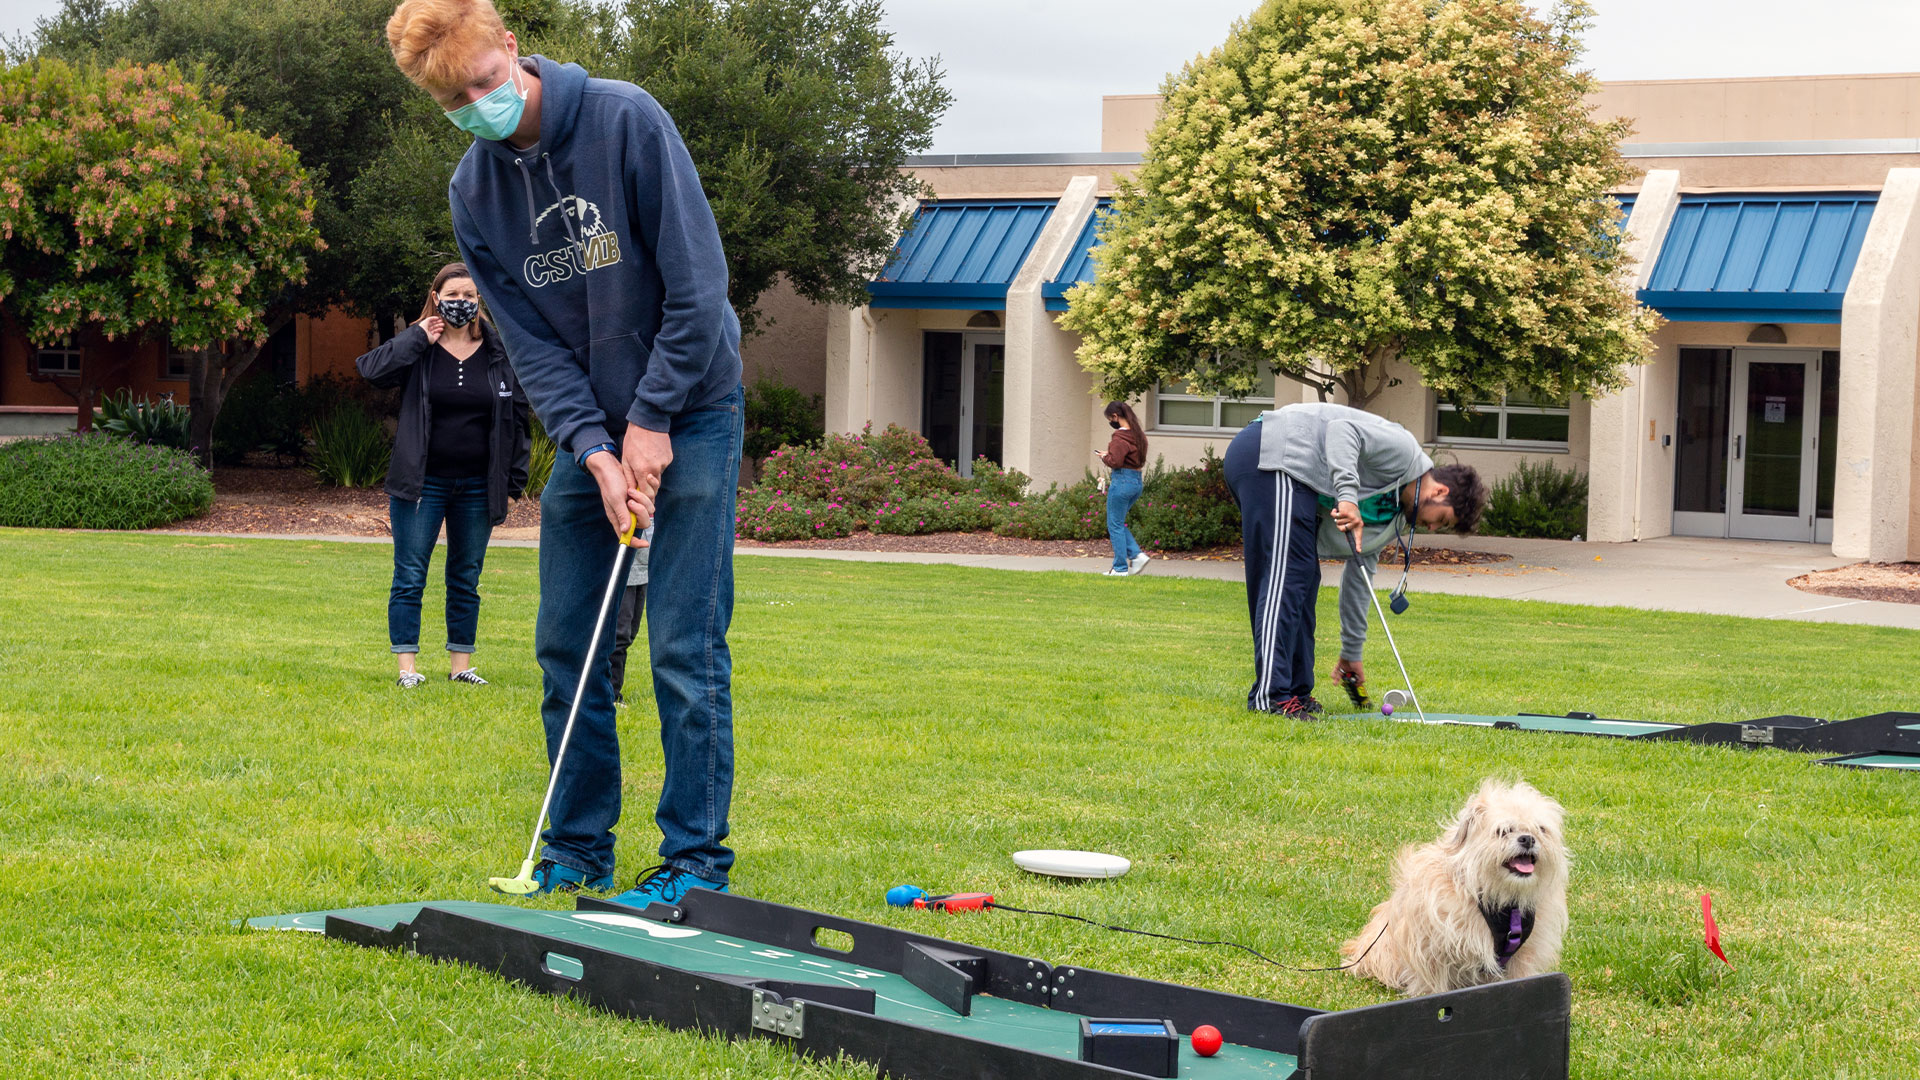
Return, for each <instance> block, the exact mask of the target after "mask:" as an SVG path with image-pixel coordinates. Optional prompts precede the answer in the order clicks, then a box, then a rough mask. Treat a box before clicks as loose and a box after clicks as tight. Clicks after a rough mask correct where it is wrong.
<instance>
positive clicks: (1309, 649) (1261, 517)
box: [1223, 423, 1320, 711]
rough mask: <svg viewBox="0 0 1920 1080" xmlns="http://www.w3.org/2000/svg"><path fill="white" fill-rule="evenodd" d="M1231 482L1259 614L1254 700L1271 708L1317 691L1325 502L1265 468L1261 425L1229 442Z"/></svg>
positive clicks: (1250, 701)
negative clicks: (1316, 621) (1315, 653)
mask: <svg viewBox="0 0 1920 1080" xmlns="http://www.w3.org/2000/svg"><path fill="white" fill-rule="evenodd" d="M1223 465H1224V471H1225V473H1226V478H1227V486H1228V487H1230V488H1232V489H1233V497H1234V499H1235V501H1237V502H1238V503H1239V504H1240V542H1241V544H1242V545H1243V546H1244V547H1245V549H1246V560H1247V613H1248V615H1249V617H1250V618H1251V619H1252V621H1253V689H1252V690H1250V691H1249V692H1248V693H1247V708H1249V709H1256V710H1262V711H1266V710H1271V709H1273V708H1274V707H1275V706H1277V705H1279V704H1280V703H1281V702H1283V701H1285V700H1287V699H1288V698H1290V697H1302V698H1304V697H1306V696H1307V695H1309V694H1311V693H1312V692H1313V615H1314V604H1315V603H1316V602H1317V601H1318V600H1319V598H1320V556H1319V548H1318V534H1319V526H1320V520H1319V519H1320V504H1319V502H1318V501H1317V500H1316V499H1315V497H1314V494H1313V490H1312V489H1311V488H1309V487H1307V486H1306V485H1305V484H1302V483H1301V482H1300V481H1298V480H1295V479H1294V478H1293V477H1291V476H1288V475H1287V474H1286V473H1283V472H1278V471H1275V472H1266V471H1263V470H1262V469H1261V468H1260V425H1259V424H1258V423H1253V424H1248V425H1247V426H1246V428H1245V429H1243V430H1242V431H1241V432H1240V434H1238V435H1235V436H1234V437H1233V442H1232V443H1230V444H1229V445H1228V446H1227V456H1226V459H1225V461H1224V462H1223Z"/></svg>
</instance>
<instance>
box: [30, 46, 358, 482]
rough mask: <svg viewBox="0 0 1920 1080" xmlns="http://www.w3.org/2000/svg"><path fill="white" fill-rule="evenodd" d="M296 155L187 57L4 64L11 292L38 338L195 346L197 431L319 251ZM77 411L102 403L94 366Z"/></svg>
mask: <svg viewBox="0 0 1920 1080" xmlns="http://www.w3.org/2000/svg"><path fill="white" fill-rule="evenodd" d="M313 202H314V200H313V195H312V190H311V186H310V184H309V182H308V179H307V176H306V173H305V172H304V171H303V170H302V169H301V168H300V163H299V159H298V157H297V156H296V155H295V154H294V152H293V151H292V150H291V149H289V148H288V147H287V146H286V144H284V143H282V142H281V141H280V140H278V139H275V138H270V137H264V136H261V135H258V134H256V133H253V132H250V131H244V130H240V129H238V128H236V127H235V126H234V125H233V124H232V123H231V122H230V121H229V120H228V119H227V117H226V116H225V115H224V114H223V113H222V111H221V108H220V92H219V90H218V89H210V88H207V87H205V86H203V85H202V83H201V82H200V81H199V78H198V73H195V74H187V73H183V72H182V71H181V69H180V68H178V67H177V66H172V65H168V66H157V65H129V66H125V67H119V68H114V69H110V70H101V69H97V68H94V69H80V68H75V67H73V66H71V65H68V64H66V63H64V62H62V61H59V60H53V59H45V60H39V61H35V62H32V63H28V64H22V65H18V66H15V67H12V68H9V69H8V70H6V71H5V72H0V240H4V245H0V303H4V305H5V307H6V309H7V311H8V313H9V315H10V316H11V317H12V318H14V319H15V320H17V321H18V322H19V323H20V324H21V325H22V326H23V327H24V329H25V331H26V334H27V337H28V338H29V339H30V340H31V341H33V342H35V343H36V344H40V345H48V344H51V343H53V342H55V341H57V340H59V339H61V338H65V337H71V338H73V339H74V340H75V341H76V343H78V344H80V345H81V346H82V348H83V350H85V351H87V352H92V353H98V352H99V351H100V350H99V349H98V348H97V347H96V348H94V349H90V350H88V349H87V348H86V347H87V345H88V344H90V343H92V344H95V345H96V346H97V344H98V342H100V341H102V340H108V341H111V340H121V339H127V338H133V337H136V336H140V335H164V336H165V337H166V339H167V340H168V341H170V343H171V344H172V346H173V347H174V348H178V349H183V350H187V351H189V353H190V355H191V356H192V360H191V362H190V366H189V372H190V374H189V383H188V385H189V393H190V398H191V400H190V402H189V406H190V408H191V409H192V410H193V420H192V432H191V434H192V441H193V445H194V446H196V447H198V448H199V449H200V451H201V452H202V453H205V452H206V449H207V448H208V447H209V446H210V445H211V435H212V432H213V421H214V418H215V417H216V416H217V415H218V413H219V410H220V405H221V403H222V402H223V401H224V400H225V398H226V394H227V391H228V390H230V389H231V388H232V386H233V384H234V381H235V380H237V379H238V378H239V376H240V373H241V372H243V371H245V370H246V368H247V366H248V365H249V364H251V363H252V362H253V360H254V357H255V356H257V355H258V354H259V350H260V345H261V343H262V342H264V341H265V340H266V338H267V336H268V333H269V331H270V330H271V328H272V324H271V322H270V314H269V313H270V310H271V309H272V308H273V306H274V305H275V304H276V302H277V301H278V300H279V298H281V297H283V296H284V295H286V293H287V291H288V290H289V289H291V288H292V287H294V286H296V285H297V284H298V283H299V282H300V281H301V279H302V278H303V277H304V276H305V274H306V269H307V260H308V258H309V257H311V256H312V255H313V253H314V252H315V251H317V250H319V248H320V247H321V246H322V245H321V241H320V237H319V234H318V232H317V230H316V229H315V228H314V224H313ZM80 384H81V395H80V402H79V404H80V406H81V408H80V413H81V416H82V418H83V419H84V418H86V417H89V416H90V415H91V413H92V408H91V405H92V392H93V389H94V385H93V380H92V379H91V378H90V375H89V372H88V371H87V370H86V369H85V367H84V366H83V370H82V372H81V379H80Z"/></svg>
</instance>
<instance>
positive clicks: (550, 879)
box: [533, 859, 613, 896]
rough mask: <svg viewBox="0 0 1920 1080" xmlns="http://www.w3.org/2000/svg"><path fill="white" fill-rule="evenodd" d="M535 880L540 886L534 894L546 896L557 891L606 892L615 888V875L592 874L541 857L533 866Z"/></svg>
mask: <svg viewBox="0 0 1920 1080" xmlns="http://www.w3.org/2000/svg"><path fill="white" fill-rule="evenodd" d="M533 880H535V881H537V882H539V883H540V887H539V888H537V889H535V890H533V895H535V896H544V895H545V894H547V893H555V892H580V891H581V890H583V889H584V890H585V891H587V892H606V891H607V890H608V889H611V888H613V875H612V874H601V875H599V876H598V877H594V876H590V875H589V874H588V873H587V872H586V871H585V870H575V869H574V868H573V867H571V866H561V865H560V864H559V863H557V862H554V861H553V860H552V859H541V860H540V865H539V866H536V867H534V868H533Z"/></svg>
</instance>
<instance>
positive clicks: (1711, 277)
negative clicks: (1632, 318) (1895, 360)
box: [1640, 193, 1876, 323]
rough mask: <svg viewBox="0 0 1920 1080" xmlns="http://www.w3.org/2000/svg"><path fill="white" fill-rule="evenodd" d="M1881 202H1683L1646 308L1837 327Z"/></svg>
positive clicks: (1810, 198) (1715, 318)
mask: <svg viewBox="0 0 1920 1080" xmlns="http://www.w3.org/2000/svg"><path fill="white" fill-rule="evenodd" d="M1875 201H1876V196H1874V195H1871V194H1853V193H1845V194H1842V193H1832V194H1829V193H1819V194H1807V195H1773V196H1758V195H1685V196H1682V197H1681V199H1680V205H1679V206H1678V207H1677V208H1676V209H1675V210H1674V214H1673V225H1672V227H1671V228H1670V229H1669V230H1668V232H1667V241H1666V243H1665V244H1664V245H1663V246H1662V247H1661V249H1660V258H1659V261H1658V262H1656V263H1655V264H1654V267H1653V276H1652V277H1651V278H1650V279H1649V280H1648V282H1647V287H1646V288H1644V289H1642V290H1640V301H1641V302H1642V303H1644V304H1646V305H1647V306H1648V307H1651V308H1653V309H1654V310H1656V311H1658V312H1660V314H1662V315H1664V316H1666V317H1667V318H1668V319H1672V320H1674V321H1676V322H1784V323H1837V322H1839V321H1840V305H1841V302H1842V301H1843V300H1844V299H1845V298H1846V294H1847V281H1848V279H1850V278H1851V277H1852V276H1853V263H1854V260H1855V259H1857V258H1859V257H1860V243H1861V241H1862V240H1864V239H1865V238H1866V234H1867V225H1868V223H1869V222H1871V221H1872V220H1873V207H1874V203H1875Z"/></svg>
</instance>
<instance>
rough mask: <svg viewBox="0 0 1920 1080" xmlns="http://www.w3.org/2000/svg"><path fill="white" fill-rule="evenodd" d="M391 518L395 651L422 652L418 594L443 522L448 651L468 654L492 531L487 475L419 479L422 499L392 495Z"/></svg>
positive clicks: (390, 623)
mask: <svg viewBox="0 0 1920 1080" xmlns="http://www.w3.org/2000/svg"><path fill="white" fill-rule="evenodd" d="M388 504H389V506H388V512H389V513H390V514H391V515H392V518H393V592H392V593H391V594H389V595H388V597H387V639H388V641H390V642H391V643H392V644H393V651H394V652H396V653H417V652H419V651H420V594H421V593H422V592H424V591H425V590H426V587H427V566H428V564H429V563H430V562H431V561H432V558H433V546H434V542H435V541H436V540H438V539H439V537H440V524H441V522H443V521H444V522H445V523H446V526H447V651H448V652H457V653H470V652H472V651H473V649H474V639H475V638H477V637H479V630H480V567H481V565H482V564H483V563H485V562H486V559H487V538H488V537H490V536H492V535H493V520H492V515H491V514H489V513H488V512H487V478H486V477H484V476H475V477H470V478H465V479H460V480H448V479H444V478H442V477H438V476H429V477H426V478H425V479H423V480H421V482H420V499H419V501H418V502H409V501H407V500H406V499H394V498H391V497H390V498H389V500H388Z"/></svg>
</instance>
